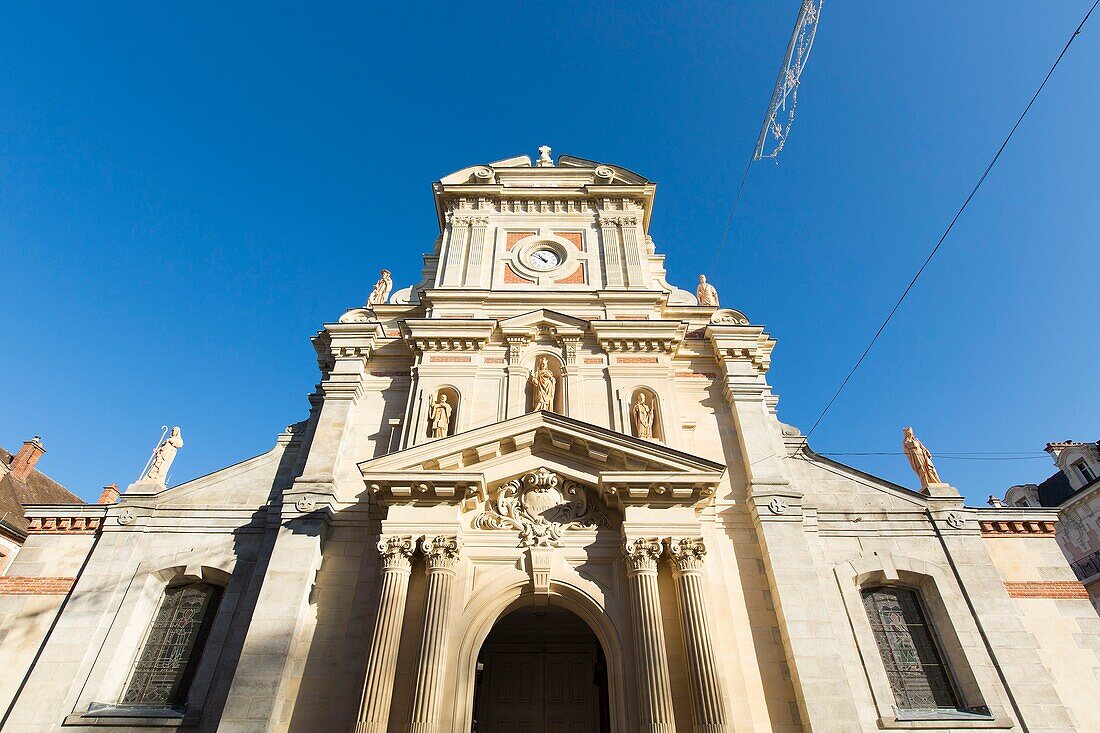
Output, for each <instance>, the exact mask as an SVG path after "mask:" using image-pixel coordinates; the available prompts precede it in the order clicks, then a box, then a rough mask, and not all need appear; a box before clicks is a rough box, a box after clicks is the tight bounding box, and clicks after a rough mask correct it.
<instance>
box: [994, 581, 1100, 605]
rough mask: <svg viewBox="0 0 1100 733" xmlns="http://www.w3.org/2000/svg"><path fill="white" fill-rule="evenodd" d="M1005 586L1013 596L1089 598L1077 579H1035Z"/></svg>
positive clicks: (1008, 583)
mask: <svg viewBox="0 0 1100 733" xmlns="http://www.w3.org/2000/svg"><path fill="white" fill-rule="evenodd" d="M1005 588H1006V589H1007V590H1008V594H1009V595H1010V596H1012V597H1013V598H1054V599H1062V598H1080V599H1084V600H1086V601H1087V600H1088V598H1089V593H1088V591H1087V590H1085V586H1084V584H1082V583H1079V582H1077V581H1076V580H1035V581H1022V582H1007V583H1005Z"/></svg>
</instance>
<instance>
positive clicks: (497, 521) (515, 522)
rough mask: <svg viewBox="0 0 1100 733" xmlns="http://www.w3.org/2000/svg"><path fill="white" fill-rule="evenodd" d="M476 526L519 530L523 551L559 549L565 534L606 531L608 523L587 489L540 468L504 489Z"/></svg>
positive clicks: (508, 484) (487, 504)
mask: <svg viewBox="0 0 1100 733" xmlns="http://www.w3.org/2000/svg"><path fill="white" fill-rule="evenodd" d="M474 526H475V527H477V528H478V529H513V530H517V531H518V532H519V540H520V541H519V546H520V547H560V546H561V536H562V533H563V532H566V531H567V530H571V529H597V528H600V527H606V526H608V519H607V515H606V514H605V513H604V512H603V511H601V510H600V509H598V508H596V507H592V506H589V503H588V491H587V489H585V487H584V486H582V485H581V484H578V483H576V482H575V481H563V480H562V478H561V476H558V475H557V474H556V473H554V472H553V471H548V470H547V469H545V468H540V469H539V470H537V471H533V472H531V473H528V474H526V475H525V476H523V477H522V478H520V479H517V480H515V481H511V482H509V483H507V484H505V485H504V486H502V487H501V488H500V490H499V491H498V492H497V495H496V497H495V498H493V499H491V500H489V501H488V502H486V507H485V511H484V512H482V513H481V514H479V515H478V516H477V518H476V519H474Z"/></svg>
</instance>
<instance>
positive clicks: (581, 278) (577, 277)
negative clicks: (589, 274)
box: [554, 262, 588, 285]
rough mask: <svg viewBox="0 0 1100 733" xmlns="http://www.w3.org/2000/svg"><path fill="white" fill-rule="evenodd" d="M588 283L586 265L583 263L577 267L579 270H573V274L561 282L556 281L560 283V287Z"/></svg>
mask: <svg viewBox="0 0 1100 733" xmlns="http://www.w3.org/2000/svg"><path fill="white" fill-rule="evenodd" d="M587 281H588V278H586V277H585V273H584V263H583V262H582V263H580V264H579V265H577V269H576V270H573V273H572V274H570V275H566V276H565V277H563V278H561V279H560V280H555V281H554V282H556V283H558V284H559V285H572V284H574V283H585V282H587Z"/></svg>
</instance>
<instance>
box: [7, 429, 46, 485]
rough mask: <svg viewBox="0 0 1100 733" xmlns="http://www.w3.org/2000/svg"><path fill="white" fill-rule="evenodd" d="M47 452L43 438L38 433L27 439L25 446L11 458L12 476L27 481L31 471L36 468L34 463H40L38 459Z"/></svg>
mask: <svg viewBox="0 0 1100 733" xmlns="http://www.w3.org/2000/svg"><path fill="white" fill-rule="evenodd" d="M45 452H46V448H45V447H44V446H43V445H42V439H41V438H39V437H38V436H37V435H36V436H34V437H33V438H32V439H30V440H28V441H25V442H24V443H23V447H22V448H20V449H19V452H18V453H16V454H15V458H13V459H11V466H10V467H9V468H10V470H11V475H12V477H13V478H17V479H19V480H20V481H26V480H27V477H28V476H30V475H31V471H33V470H34V464H36V463H38V459H39V458H40V457H41V456H42V454H43V453H45Z"/></svg>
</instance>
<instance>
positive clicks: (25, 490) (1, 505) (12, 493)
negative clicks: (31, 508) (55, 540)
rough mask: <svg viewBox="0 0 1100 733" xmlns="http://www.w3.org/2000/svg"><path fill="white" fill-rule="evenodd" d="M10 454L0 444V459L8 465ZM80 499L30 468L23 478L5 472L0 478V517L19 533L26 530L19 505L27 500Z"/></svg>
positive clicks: (64, 501)
mask: <svg viewBox="0 0 1100 733" xmlns="http://www.w3.org/2000/svg"><path fill="white" fill-rule="evenodd" d="M13 458H14V456H13V455H12V454H11V453H10V452H9V451H6V450H4V449H3V448H0V461H3V463H4V465H5V466H9V465H11V462H12V459H13ZM83 503H84V500H83V499H81V498H80V497H79V496H77V495H76V494H74V493H73V492H71V491H69V490H68V489H66V488H65V487H64V486H62V485H61V484H59V483H57V482H56V481H54V480H53V479H52V478H50V477H49V476H47V475H46V474H44V473H42V472H41V471H39V470H38V469H37V468H36V469H33V470H32V471H31V473H30V475H29V476H27V480H26V481H20V480H19V479H17V478H15V477H14V476H12V475H11V474H10V473H7V472H5V473H4V476H3V477H2V478H0V519H2V520H3V523H4V524H5V525H7V526H8V527H10V528H12V529H15V530H16V531H18V532H19V533H20V534H26V532H27V519H26V516H25V512H24V511H23V507H24V506H25V505H27V504H83Z"/></svg>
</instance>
